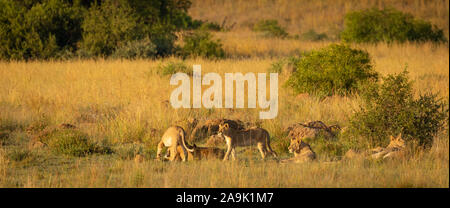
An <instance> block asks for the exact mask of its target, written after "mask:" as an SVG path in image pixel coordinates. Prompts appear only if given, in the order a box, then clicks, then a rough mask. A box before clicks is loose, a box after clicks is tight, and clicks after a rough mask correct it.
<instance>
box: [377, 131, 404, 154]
mask: <svg viewBox="0 0 450 208" xmlns="http://www.w3.org/2000/svg"><path fill="white" fill-rule="evenodd" d="M389 139H390V142H389V145H388V146H387V147H386V148H375V149H372V155H371V157H372V158H374V159H379V158H383V159H386V158H393V157H398V156H400V155H401V154H403V153H404V150H405V148H406V142H405V140H404V139H403V138H402V134H399V135H398V136H397V137H393V136H390V138H389Z"/></svg>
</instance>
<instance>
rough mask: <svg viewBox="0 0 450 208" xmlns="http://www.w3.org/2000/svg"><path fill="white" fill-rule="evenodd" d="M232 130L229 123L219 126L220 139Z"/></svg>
mask: <svg viewBox="0 0 450 208" xmlns="http://www.w3.org/2000/svg"><path fill="white" fill-rule="evenodd" d="M229 130H230V125H228V123H225V124H219V130H218V135H219V137H223V134H224V133H226V132H228V131H229Z"/></svg>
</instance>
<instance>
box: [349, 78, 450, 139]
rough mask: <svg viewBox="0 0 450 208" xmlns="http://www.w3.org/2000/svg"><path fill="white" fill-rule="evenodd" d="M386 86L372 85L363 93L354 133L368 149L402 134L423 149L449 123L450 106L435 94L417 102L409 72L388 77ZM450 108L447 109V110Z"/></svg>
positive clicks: (353, 117) (353, 118)
mask: <svg viewBox="0 0 450 208" xmlns="http://www.w3.org/2000/svg"><path fill="white" fill-rule="evenodd" d="M383 81H384V82H383V83H382V84H378V83H372V84H369V85H367V86H366V87H365V90H364V91H363V93H362V94H361V95H362V96H361V97H362V99H363V105H362V106H361V109H359V110H358V111H357V112H356V113H355V114H354V115H353V116H352V118H351V122H350V123H351V125H350V126H351V130H350V132H353V133H354V134H355V136H359V137H362V138H365V139H367V140H365V141H364V140H363V141H360V142H361V143H365V144H367V145H368V146H372V147H373V146H384V145H386V144H387V143H388V142H389V139H388V137H389V136H391V135H392V136H395V135H398V134H399V133H401V134H402V136H403V138H404V139H406V140H407V141H408V140H409V141H412V142H413V143H415V144H418V145H420V146H423V147H429V146H431V144H432V141H433V137H434V135H435V134H436V133H437V132H438V131H439V130H440V129H441V128H442V127H443V125H444V122H445V120H446V119H447V120H448V105H445V104H444V103H443V102H442V101H441V100H439V99H437V97H436V95H434V94H425V95H420V97H419V98H418V99H414V96H413V91H412V86H411V82H410V81H409V80H408V78H407V71H404V72H402V73H400V74H398V75H388V76H387V77H385V78H384V79H383ZM446 106H447V109H445V107H446Z"/></svg>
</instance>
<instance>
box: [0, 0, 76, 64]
mask: <svg viewBox="0 0 450 208" xmlns="http://www.w3.org/2000/svg"><path fill="white" fill-rule="evenodd" d="M82 11H83V10H82V8H80V7H77V6H71V5H70V4H69V3H66V2H64V1H57V0H47V1H39V2H33V3H29V4H25V3H23V4H22V3H21V2H18V1H10V0H2V1H0V59H7V60H9V59H15V60H22V59H25V60H28V59H49V58H53V57H56V56H57V55H58V53H59V52H61V51H63V50H75V49H76V43H77V42H78V41H79V40H80V39H81V27H80V25H81V22H82Z"/></svg>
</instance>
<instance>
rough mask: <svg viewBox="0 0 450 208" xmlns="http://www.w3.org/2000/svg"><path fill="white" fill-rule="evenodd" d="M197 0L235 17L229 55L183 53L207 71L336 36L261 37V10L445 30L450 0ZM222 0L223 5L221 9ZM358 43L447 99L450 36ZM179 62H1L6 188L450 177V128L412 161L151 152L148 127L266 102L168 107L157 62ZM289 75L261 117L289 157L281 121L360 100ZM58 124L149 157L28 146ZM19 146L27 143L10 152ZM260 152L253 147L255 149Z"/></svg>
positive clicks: (296, 24)
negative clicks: (184, 157)
mask: <svg viewBox="0 0 450 208" xmlns="http://www.w3.org/2000/svg"><path fill="white" fill-rule="evenodd" d="M201 2H202V3H200V1H194V4H193V8H192V9H191V10H190V14H192V15H193V17H194V18H200V19H204V20H210V21H216V22H221V21H222V20H223V17H224V16H227V17H228V18H229V20H228V21H229V22H234V21H236V22H238V26H237V27H236V28H235V29H233V30H232V31H231V32H218V33H215V36H216V37H218V38H220V39H221V40H222V43H223V46H224V49H225V50H226V52H227V53H228V54H230V55H231V57H232V58H230V59H224V60H219V61H211V60H206V59H188V60H185V62H186V64H187V65H188V66H192V65H193V64H201V65H202V72H203V73H206V72H218V73H219V74H222V75H223V74H224V73H226V72H242V73H246V72H266V71H267V69H268V68H269V67H270V65H271V64H272V63H273V62H274V61H276V60H278V58H281V57H285V56H288V55H292V54H296V53H298V52H302V51H308V50H313V49H318V48H321V47H324V46H327V45H328V44H330V43H332V42H304V41H300V40H292V39H288V40H279V39H271V38H261V37H259V36H257V35H256V34H254V33H253V32H251V31H249V30H248V29H247V28H246V24H248V23H251V22H254V21H256V20H259V19H263V18H274V19H278V20H279V21H280V23H281V24H282V25H284V26H287V28H288V30H289V32H291V33H297V34H298V33H302V32H304V31H306V30H308V29H311V28H313V29H315V30H316V31H318V32H330V31H331V30H334V29H335V28H339V27H341V24H342V23H341V22H342V17H343V14H344V13H345V12H346V11H349V10H351V9H359V8H368V7H372V6H376V7H386V6H387V5H391V6H393V7H395V8H398V9H400V10H402V11H407V12H411V13H413V14H414V15H417V16H418V17H421V18H424V19H427V20H430V21H431V22H433V23H434V24H436V25H438V26H440V27H441V28H444V30H445V32H446V34H447V36H448V4H449V3H448V2H449V1H419V0H415V1H414V0H411V1H388V0H383V1H333V3H330V2H331V1H263V0H259V1H201ZM219 6H222V7H221V8H220V9H217V8H219ZM213 11H214V12H213ZM288 19H290V20H288ZM333 28H334V29H333ZM353 47H355V48H360V49H364V50H367V51H368V52H369V54H370V55H371V57H372V59H373V65H374V68H375V70H376V71H378V72H380V73H381V74H382V75H386V74H391V73H398V72H401V71H402V70H403V69H404V68H405V67H407V69H408V71H409V72H410V73H409V76H410V79H411V80H413V81H414V89H415V91H416V92H418V93H424V92H428V91H431V92H435V93H439V95H440V96H441V97H443V99H444V100H446V101H448V99H449V97H448V94H449V84H448V83H449V71H448V69H449V58H448V57H449V48H448V45H432V44H428V43H424V44H414V43H405V44H393V45H386V44H378V45H353ZM173 60H177V61H180V60H178V59H176V58H167V59H162V60H134V61H131V60H102V59H100V60H70V61H33V62H0V127H1V128H5V129H8V128H9V129H13V130H12V132H11V134H10V136H9V137H10V138H8V139H6V140H7V141H6V142H4V141H3V140H4V138H0V187H447V188H448V187H449V165H448V164H449V140H448V129H446V130H444V131H442V132H440V133H439V136H437V137H436V138H435V142H434V145H433V148H432V149H431V150H430V151H426V152H417V153H416V154H414V155H413V156H412V157H411V158H409V159H408V160H393V161H385V162H379V161H378V162H376V161H368V160H353V161H345V162H338V163H325V162H324V161H325V160H328V159H329V158H327V157H325V156H321V155H319V161H318V162H314V163H310V164H288V165H281V164H277V163H275V162H273V161H268V162H261V161H259V159H256V160H248V159H249V158H248V157H246V155H248V154H242V153H239V154H238V158H241V161H238V162H225V163H223V162H220V161H200V162H197V161H195V162H188V163H185V164H183V163H175V164H170V163H161V162H156V161H153V157H154V156H155V152H154V150H155V148H156V144H157V142H158V141H159V139H160V138H159V134H156V135H155V134H153V133H152V132H151V131H150V129H156V130H157V133H162V132H163V131H164V130H165V129H166V128H167V127H168V126H170V125H172V124H174V123H176V122H177V121H180V120H181V121H183V120H186V118H188V117H197V118H200V119H207V118H229V119H240V120H243V121H249V122H255V121H258V120H259V119H258V112H259V110H258V109H250V110H249V109H233V110H227V109H214V110H207V109H179V110H175V109H173V108H172V107H171V106H170V105H169V106H167V105H166V104H165V102H164V101H166V100H169V96H170V93H171V91H172V89H174V87H173V86H170V85H169V77H160V76H159V75H157V74H156V69H157V66H158V65H159V64H160V63H163V62H164V63H165V62H168V61H173ZM286 79H287V75H285V74H282V75H280V77H279V83H280V84H279V111H278V116H277V118H276V119H273V120H264V121H263V122H262V127H263V128H265V129H267V130H268V131H269V133H270V134H271V136H273V137H275V138H274V140H273V143H272V147H273V148H274V149H275V150H276V151H283V152H281V153H282V154H281V156H282V157H287V156H288V155H287V153H286V148H285V147H286V142H287V141H286V140H285V139H284V138H280V136H281V135H282V134H281V132H282V129H283V127H285V126H287V125H290V124H292V123H297V122H306V121H311V120H321V121H324V122H325V123H327V124H339V125H341V126H344V127H345V126H346V125H347V124H348V120H349V117H350V116H351V115H352V113H353V111H354V110H355V109H356V108H357V107H358V106H359V104H360V100H359V98H358V97H356V96H354V97H339V96H333V97H329V98H326V99H325V100H319V99H318V98H315V97H308V96H303V97H300V96H294V95H292V93H291V90H289V89H285V88H282V86H281V85H282V84H283V83H284V81H285V80H286ZM60 123H72V124H75V125H77V126H78V127H79V128H80V129H81V130H83V131H85V132H87V133H88V134H89V135H90V138H91V139H92V140H95V141H97V142H107V143H109V144H111V145H112V146H113V147H115V148H118V149H120V148H122V147H128V146H129V145H136V146H139V147H143V148H144V149H145V151H146V152H144V153H145V155H146V158H145V160H144V162H143V163H135V162H134V161H133V160H132V158H126V157H122V156H121V155H120V154H119V153H116V154H111V155H92V156H88V157H85V158H74V157H64V156H58V155H55V154H53V153H51V152H49V151H48V150H46V149H45V148H43V149H35V148H31V147H29V146H28V141H29V140H30V136H29V135H27V134H26V133H25V129H26V128H28V127H33V126H39V125H53V124H60ZM1 130H2V129H0V131H1ZM0 133H2V132H0ZM16 150H20V151H17V152H18V153H14V151H16ZM12 153H14V154H15V155H14V154H13V155H12ZM254 153H255V154H257V152H256V149H255V150H254ZM21 157H25V159H20V158H21ZM18 158H19V159H18ZM256 158H257V157H256ZM180 170H183V171H180ZM280 178H281V179H280Z"/></svg>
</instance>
